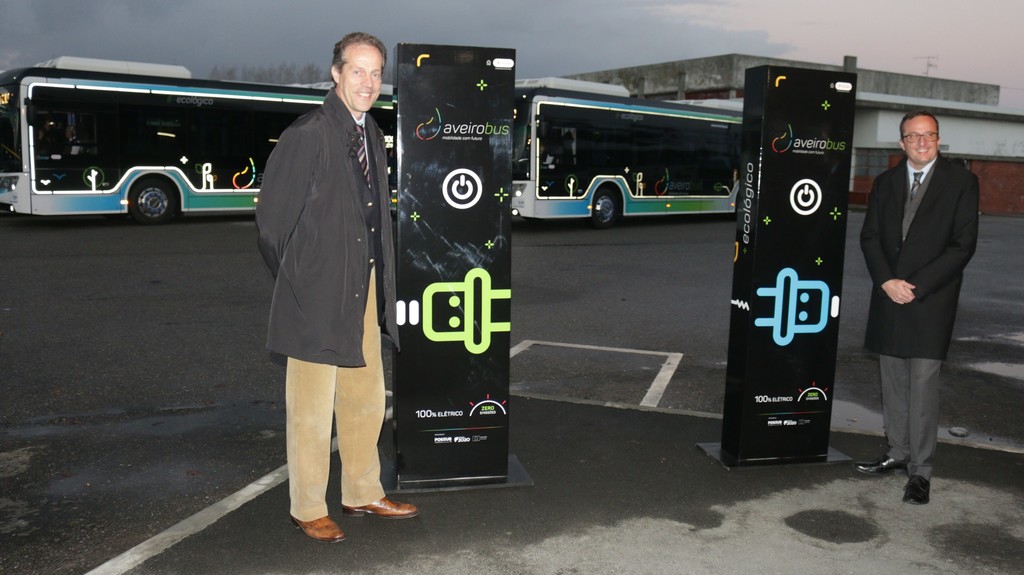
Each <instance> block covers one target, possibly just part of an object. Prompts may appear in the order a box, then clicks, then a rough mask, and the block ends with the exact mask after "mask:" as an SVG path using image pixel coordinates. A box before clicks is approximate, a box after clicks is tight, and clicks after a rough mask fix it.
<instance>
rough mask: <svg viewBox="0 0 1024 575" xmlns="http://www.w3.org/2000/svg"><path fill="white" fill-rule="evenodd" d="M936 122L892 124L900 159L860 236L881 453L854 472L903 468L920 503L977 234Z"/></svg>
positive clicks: (974, 211) (971, 191)
mask: <svg viewBox="0 0 1024 575" xmlns="http://www.w3.org/2000/svg"><path fill="white" fill-rule="evenodd" d="M940 142H941V140H940V138H939V121H938V120H937V119H936V118H935V116H933V115H932V114H930V113H928V112H923V111H916V112H910V113H908V114H906V115H905V116H904V117H903V120H902V121H901V122H900V142H899V143H900V148H902V149H903V151H904V152H905V153H906V159H905V160H904V161H902V162H900V163H899V165H897V166H896V167H894V168H891V169H889V170H887V171H886V172H884V173H882V174H880V175H879V176H878V177H877V178H875V182H874V185H873V187H872V190H871V196H870V197H869V198H868V210H867V214H866V216H865V218H864V227H863V229H862V230H861V234H860V243H861V250H862V251H863V252H864V259H865V260H866V262H867V267H868V272H869V273H870V274H871V281H872V284H873V286H874V289H873V291H872V293H871V308H870V310H869V313H868V325H867V334H866V337H865V346H866V347H867V348H868V349H870V350H871V351H874V352H877V353H878V354H879V368H880V374H881V382H882V415H883V421H884V424H885V436H886V440H887V442H888V444H889V450H888V451H887V452H886V453H885V454H884V455H883V456H882V457H880V458H878V459H877V460H875V461H870V462H861V463H857V464H855V467H856V469H857V470H858V471H860V472H863V473H867V474H871V475H881V474H885V473H890V472H892V471H895V470H897V469H905V470H906V471H907V474H908V475H909V476H910V481H908V482H907V484H906V486H905V488H904V494H903V501H905V502H907V503H915V504H925V503H928V501H929V498H930V495H929V492H930V488H931V477H932V457H933V455H934V453H935V444H936V442H937V438H938V411H939V370H940V367H941V365H942V361H943V360H944V359H946V352H947V351H948V350H949V342H950V339H951V337H952V333H953V323H954V321H955V319H956V310H957V302H958V300H959V297H960V285H961V283H962V280H963V270H964V268H965V267H966V266H967V263H968V262H969V261H970V260H971V256H973V255H974V250H975V247H976V245H977V241H978V178H977V177H976V176H975V175H974V174H973V173H971V172H970V171H968V170H967V169H965V168H963V167H961V166H959V165H957V164H955V163H953V162H951V161H949V160H947V159H945V158H943V157H942V156H940V155H939V143H940Z"/></svg>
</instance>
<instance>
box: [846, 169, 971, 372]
mask: <svg viewBox="0 0 1024 575" xmlns="http://www.w3.org/2000/svg"><path fill="white" fill-rule="evenodd" d="M932 169H933V170H934V172H933V174H932V176H931V181H930V183H929V184H928V189H927V191H926V192H925V196H924V197H923V198H922V200H921V203H920V206H919V207H918V210H917V214H916V216H915V217H914V221H913V223H912V224H911V225H910V229H909V230H908V231H907V236H906V238H905V239H904V238H903V237H902V236H903V231H902V229H903V228H902V225H903V211H904V207H905V206H906V203H907V202H906V200H907V194H908V193H909V190H908V187H909V184H908V181H907V180H908V178H907V161H906V159H904V160H903V161H902V162H900V164H899V165H897V166H896V167H894V168H892V169H890V170H887V171H886V172H884V173H882V174H880V175H879V176H878V177H877V178H875V181H874V185H873V187H872V190H871V196H870V197H869V198H868V210H867V214H866V216H865V218H864V227H863V229H862V230H861V235H860V243H861V250H862V251H863V252H864V259H865V261H866V262H867V267H868V272H869V273H870V274H871V281H872V284H873V286H874V289H873V291H872V293H871V308H870V310H869V313H868V326H867V333H866V335H865V346H866V347H867V348H868V349H870V350H872V351H875V352H878V353H882V354H885V355H892V356H896V357H914V358H927V359H940V360H942V359H945V358H946V352H947V351H948V349H949V342H950V338H951V337H952V334H953V324H954V322H955V320H956V310H957V302H958V300H959V297H960V285H961V283H962V280H963V270H964V268H965V267H966V266H967V263H968V262H969V261H970V259H971V257H972V256H973V255H974V250H975V247H976V246H977V242H978V178H977V176H975V175H974V174H973V173H971V172H970V171H968V170H967V169H965V168H963V167H961V166H959V165H957V164H955V163H953V162H951V161H949V160H947V159H945V158H943V157H941V156H940V157H939V158H938V159H937V160H936V162H935V164H934V165H933V167H932ZM894 278H899V279H904V280H906V281H908V282H910V283H912V284H914V285H915V286H916V288H915V289H914V295H915V300H914V301H913V302H911V303H909V304H903V305H900V304H896V303H894V302H893V301H892V300H890V299H889V297H888V296H887V295H886V294H885V292H884V291H882V288H881V285H882V284H883V283H885V282H886V281H888V280H890V279H894Z"/></svg>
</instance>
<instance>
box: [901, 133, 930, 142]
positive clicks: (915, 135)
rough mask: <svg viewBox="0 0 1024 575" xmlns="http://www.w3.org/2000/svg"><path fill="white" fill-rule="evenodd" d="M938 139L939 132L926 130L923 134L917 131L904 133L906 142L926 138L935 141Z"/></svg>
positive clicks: (927, 140)
mask: <svg viewBox="0 0 1024 575" xmlns="http://www.w3.org/2000/svg"><path fill="white" fill-rule="evenodd" d="M938 139H939V133H938V132H925V133H923V134H918V133H917V132H911V133H909V134H903V141H904V142H916V141H918V140H924V141H926V142H934V141H935V140H938Z"/></svg>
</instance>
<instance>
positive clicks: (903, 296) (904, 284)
mask: <svg viewBox="0 0 1024 575" xmlns="http://www.w3.org/2000/svg"><path fill="white" fill-rule="evenodd" d="M915 287H917V286H915V285H914V284H912V283H910V282H908V281H904V280H900V279H892V280H889V281H887V282H885V283H884V284H882V291H884V292H885V294H886V295H887V296H889V299H891V300H892V301H894V302H896V303H898V304H905V303H910V302H912V301H914V288H915Z"/></svg>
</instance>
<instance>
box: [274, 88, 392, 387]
mask: <svg viewBox="0 0 1024 575" xmlns="http://www.w3.org/2000/svg"><path fill="white" fill-rule="evenodd" d="M366 134H367V145H368V146H369V149H370V155H371V159H372V160H373V162H371V163H372V164H373V166H371V174H373V177H372V178H371V179H372V180H373V186H372V187H373V188H374V189H373V191H372V193H371V192H370V191H369V189H368V187H367V184H366V180H365V179H363V176H362V172H361V169H360V167H359V162H358V160H357V159H356V153H355V150H356V146H357V145H358V144H357V142H358V134H357V132H356V124H355V120H353V119H352V114H351V113H350V112H349V111H348V109H347V108H346V107H345V105H344V104H343V103H342V102H341V100H340V99H339V98H338V96H337V95H336V94H335V93H334V91H333V90H332V91H330V93H328V95H327V97H326V98H325V99H324V104H323V105H322V106H321V107H320V108H317V109H316V110H314V111H311V112H309V113H307V114H305V115H303V116H302V117H300V118H299V119H298V120H296V121H295V122H294V123H293V124H292V125H291V126H290V127H288V129H287V130H285V131H284V133H283V134H281V137H280V140H279V142H278V144H277V146H276V147H275V148H274V151H273V153H272V154H271V156H270V159H269V160H268V161H267V167H266V170H265V172H264V176H263V184H262V186H261V189H260V194H259V201H258V203H257V205H256V226H257V229H258V231H259V239H258V245H259V250H260V253H261V254H262V255H263V259H264V261H265V262H266V264H267V267H268V268H270V272H271V274H273V276H274V278H275V280H276V283H275V286H274V298H273V301H272V303H271V307H270V322H269V326H268V330H267V348H268V349H270V350H271V351H273V352H276V353H279V354H282V355H286V356H288V357H294V358H297V359H301V360H303V361H308V362H313V363H323V364H328V365H338V366H345V367H359V366H363V365H366V362H365V360H364V358H363V351H362V350H363V345H362V339H363V313H364V311H365V309H366V307H365V304H366V296H367V289H374V286H368V285H367V284H368V281H369V272H370V264H369V259H370V257H371V256H370V252H371V250H373V249H374V248H373V246H374V244H375V242H374V240H373V237H372V234H370V233H369V232H368V229H369V228H376V230H379V231H380V233H381V238H382V239H383V241H382V242H380V245H379V246H378V247H377V249H379V250H380V252H381V253H377V254H375V257H374V260H375V262H374V266H375V270H376V274H377V276H378V278H383V281H382V282H381V285H382V289H383V293H380V294H378V300H380V299H381V298H383V301H384V321H383V331H384V333H385V334H387V335H389V336H390V337H391V339H392V340H393V341H394V342H395V344H396V345H397V344H398V328H397V325H396V324H395V301H396V299H395V251H394V243H393V241H392V231H391V230H392V223H391V215H390V210H389V204H388V202H389V201H390V198H389V191H388V186H387V162H386V156H385V153H386V152H385V149H384V138H383V136H382V134H381V132H380V128H378V127H377V124H376V122H374V121H373V118H372V117H371V116H370V115H369V114H367V115H366ZM374 199H375V201H376V202H378V204H377V205H378V206H379V208H380V209H378V210H376V214H377V215H378V218H377V219H376V220H375V221H373V222H369V221H367V215H366V214H367V205H368V203H369V201H368V200H370V201H373V200H374Z"/></svg>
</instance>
